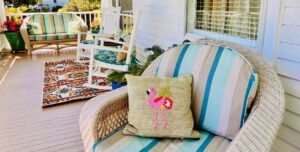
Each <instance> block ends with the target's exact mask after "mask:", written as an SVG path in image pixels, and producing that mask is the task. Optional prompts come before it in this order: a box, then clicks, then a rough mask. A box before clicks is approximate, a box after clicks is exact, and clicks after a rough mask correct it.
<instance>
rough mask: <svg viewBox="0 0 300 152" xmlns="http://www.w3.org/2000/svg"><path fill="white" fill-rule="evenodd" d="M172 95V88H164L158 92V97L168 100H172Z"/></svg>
mask: <svg viewBox="0 0 300 152" xmlns="http://www.w3.org/2000/svg"><path fill="white" fill-rule="evenodd" d="M171 95H172V92H171V89H170V86H165V87H162V88H160V89H159V90H158V96H164V97H166V98H170V97H171Z"/></svg>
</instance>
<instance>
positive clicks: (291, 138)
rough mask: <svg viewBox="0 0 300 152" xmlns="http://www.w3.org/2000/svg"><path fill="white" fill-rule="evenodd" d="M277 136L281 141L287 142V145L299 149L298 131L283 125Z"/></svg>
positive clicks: (299, 133)
mask: <svg viewBox="0 0 300 152" xmlns="http://www.w3.org/2000/svg"><path fill="white" fill-rule="evenodd" d="M277 136H278V137H280V138H282V139H283V140H285V141H287V142H289V144H291V145H293V146H295V147H297V148H298V149H300V144H299V139H300V132H299V131H297V130H295V129H293V128H291V127H289V126H287V125H285V124H283V125H282V126H281V128H280V130H279V132H278V135H277Z"/></svg>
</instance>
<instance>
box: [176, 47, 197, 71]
mask: <svg viewBox="0 0 300 152" xmlns="http://www.w3.org/2000/svg"><path fill="white" fill-rule="evenodd" d="M201 47H202V45H190V47H189V48H188V51H186V53H185V55H184V57H183V59H182V61H181V65H180V68H179V71H178V76H183V75H186V74H191V73H192V72H193V68H194V66H195V62H196V61H197V59H198V54H199V53H200V50H201V49H200V48H201Z"/></svg>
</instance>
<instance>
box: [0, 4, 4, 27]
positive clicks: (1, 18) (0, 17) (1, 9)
mask: <svg viewBox="0 0 300 152" xmlns="http://www.w3.org/2000/svg"><path fill="white" fill-rule="evenodd" d="M4 21H5V8H4V0H0V24H2V23H3V22H4Z"/></svg>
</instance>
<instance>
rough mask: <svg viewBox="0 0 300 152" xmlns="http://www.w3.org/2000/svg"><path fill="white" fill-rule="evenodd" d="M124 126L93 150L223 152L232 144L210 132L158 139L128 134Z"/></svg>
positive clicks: (101, 151)
mask: <svg viewBox="0 0 300 152" xmlns="http://www.w3.org/2000/svg"><path fill="white" fill-rule="evenodd" d="M122 130H123V128H120V129H118V130H116V131H115V132H114V133H112V134H111V135H109V136H107V137H106V138H104V139H102V140H100V141H98V142H97V143H95V144H94V145H93V152H103V151H115V152H120V151H124V152H127V151H130V152H139V151H141V152H147V151H149V152H157V151H163V152H174V151H180V152H193V151H199V152H203V151H205V152H223V151H225V150H226V149H227V147H228V146H229V144H230V141H229V140H228V139H225V138H223V137H220V136H215V135H213V134H211V133H209V132H205V131H200V134H201V137H200V139H184V140H180V139H158V138H145V137H138V136H126V135H123V133H122Z"/></svg>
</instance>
